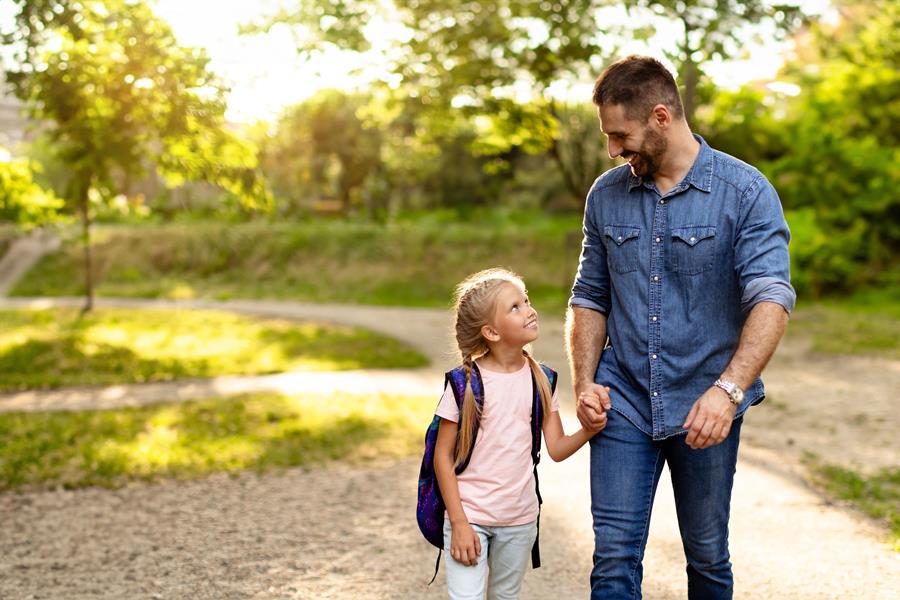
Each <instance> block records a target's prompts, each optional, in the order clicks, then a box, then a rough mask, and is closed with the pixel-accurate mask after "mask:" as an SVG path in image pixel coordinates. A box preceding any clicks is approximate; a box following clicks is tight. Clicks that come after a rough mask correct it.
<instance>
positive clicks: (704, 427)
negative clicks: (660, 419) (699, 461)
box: [682, 386, 737, 450]
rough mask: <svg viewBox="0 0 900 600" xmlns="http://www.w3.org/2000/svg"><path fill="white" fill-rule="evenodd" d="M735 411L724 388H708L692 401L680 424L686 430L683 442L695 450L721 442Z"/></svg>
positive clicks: (729, 427)
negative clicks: (689, 410) (682, 422)
mask: <svg viewBox="0 0 900 600" xmlns="http://www.w3.org/2000/svg"><path fill="white" fill-rule="evenodd" d="M736 412H737V406H735V405H734V404H732V403H731V401H730V400H729V399H728V394H727V393H726V392H725V390H722V389H720V388H718V387H716V386H713V387H711V388H709V389H708V390H706V392H705V393H704V394H703V395H702V396H700V397H699V398H698V399H697V401H696V402H694V406H693V407H691V412H689V413H688V416H687V419H685V421H684V425H682V427H684V428H685V429H687V430H688V434H687V438H686V439H685V440H684V441H685V443H686V444H687V445H688V446H690V447H691V448H693V449H695V450H699V449H701V448H709V447H710V446H715V445H716V444H719V443H721V442H722V441H724V440H725V438H727V437H728V433H729V432H730V431H731V422H732V421H733V420H734V414H735V413H736Z"/></svg>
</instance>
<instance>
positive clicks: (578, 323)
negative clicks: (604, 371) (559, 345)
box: [566, 306, 606, 390]
mask: <svg viewBox="0 0 900 600" xmlns="http://www.w3.org/2000/svg"><path fill="white" fill-rule="evenodd" d="M605 344H606V315H604V314H603V313H601V312H598V311H596V310H592V309H590V308H581V307H579V306H573V307H570V308H569V310H568V312H567V313H566V352H567V353H568V355H569V366H570V368H571V369H572V383H573V384H574V385H575V389H576V390H577V389H578V388H579V386H580V385H583V384H585V383H593V382H594V373H595V372H596V371H597V364H598V363H599V362H600V355H601V354H602V353H603V346H604V345H605Z"/></svg>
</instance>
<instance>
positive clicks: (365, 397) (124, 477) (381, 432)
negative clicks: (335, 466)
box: [0, 393, 435, 490]
mask: <svg viewBox="0 0 900 600" xmlns="http://www.w3.org/2000/svg"><path fill="white" fill-rule="evenodd" d="M434 404H435V399H434V398H427V399H425V398H415V397H396V396H387V395H384V394H361V395H351V394H342V393H337V394H328V395H327V396H325V395H316V394H301V395H297V396H282V395H277V394H252V395H245V396H238V397H232V398H225V399H216V400H202V401H193V402H186V403H179V404H167V405H158V406H152V407H143V408H126V409H118V410H105V411H96V412H91V411H87V412H57V413H7V414H0V490H10V489H14V488H20V489H40V488H48V487H57V486H63V487H66V488H76V487H83V486H93V485H96V486H103V487H118V486H121V485H123V484H125V483H127V482H129V481H137V480H140V481H155V480H159V479H164V478H175V479H191V478H197V477H203V476H205V475H208V474H210V473H216V472H226V473H235V472H239V471H245V470H254V471H266V470H269V469H272V468H278V467H294V466H306V465H314V464H320V463H323V462H326V461H331V460H336V459H343V460H348V461H351V462H355V461H366V460H371V459H373V458H376V457H383V456H409V455H412V454H415V453H417V452H419V451H421V447H422V439H423V438H422V436H423V435H424V431H425V428H426V426H427V424H428V423H429V422H430V419H431V413H432V412H433V410H434Z"/></svg>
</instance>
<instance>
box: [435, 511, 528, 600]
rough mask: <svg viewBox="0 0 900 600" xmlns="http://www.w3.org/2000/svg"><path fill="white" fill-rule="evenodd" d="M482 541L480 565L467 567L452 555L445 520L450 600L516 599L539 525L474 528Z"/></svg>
mask: <svg viewBox="0 0 900 600" xmlns="http://www.w3.org/2000/svg"><path fill="white" fill-rule="evenodd" d="M472 529H474V530H475V534H476V535H478V539H479V540H480V541H481V554H479V555H478V564H476V565H474V566H471V567H470V566H467V565H464V564H462V563H461V562H458V561H457V560H456V559H454V558H453V557H452V556H450V537H451V535H452V529H451V527H450V519H444V564H445V565H446V570H447V593H448V595H449V597H450V600H482V598H484V592H485V588H487V592H488V599H489V600H517V599H518V597H519V591H520V590H521V589H522V579H523V578H524V577H525V569H526V568H528V563H529V559H530V558H531V547H532V546H534V539H535V537H537V522H536V521H532V522H531V523H526V524H525V525H512V526H510V527H482V526H481V525H474V524H473V525H472Z"/></svg>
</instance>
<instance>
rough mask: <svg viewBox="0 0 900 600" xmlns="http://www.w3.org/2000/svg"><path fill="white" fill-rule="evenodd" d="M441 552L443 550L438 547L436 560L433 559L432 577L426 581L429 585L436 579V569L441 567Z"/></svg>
mask: <svg viewBox="0 0 900 600" xmlns="http://www.w3.org/2000/svg"><path fill="white" fill-rule="evenodd" d="M441 552H443V550H441V549H440V548H438V556H437V560H436V561H434V577H432V578H431V581H429V582H428V585H431V584H432V583H434V580H435V579H437V572H438V569H440V568H441Z"/></svg>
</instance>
